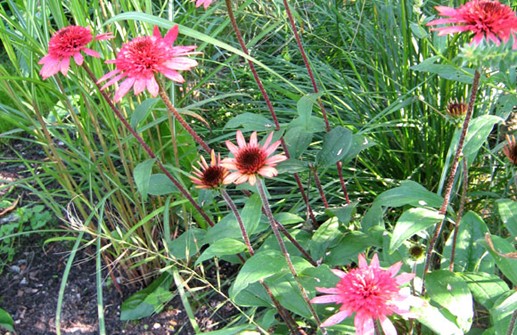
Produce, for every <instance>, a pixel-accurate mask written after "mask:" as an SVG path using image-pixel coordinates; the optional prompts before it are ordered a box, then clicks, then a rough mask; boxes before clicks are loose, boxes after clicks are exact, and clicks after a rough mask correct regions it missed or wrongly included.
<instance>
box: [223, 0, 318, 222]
mask: <svg viewBox="0 0 517 335" xmlns="http://www.w3.org/2000/svg"><path fill="white" fill-rule="evenodd" d="M225 3H226V8H227V10H228V17H229V18H230V22H231V24H232V28H233V31H234V32H235V36H236V37H237V41H238V42H239V45H240V47H241V49H242V52H244V54H246V55H248V56H249V51H248V47H247V46H246V43H245V42H244V39H243V37H242V34H241V31H240V29H239V25H238V24H237V20H235V14H234V13H233V8H232V3H231V0H225ZM246 61H247V63H248V66H249V68H250V70H251V73H252V74H253V79H254V80H255V82H256V83H257V86H258V87H259V90H260V93H261V94H262V97H263V98H264V101H265V102H266V105H267V107H268V109H269V113H270V114H271V117H272V118H273V122H274V123H275V130H276V131H279V130H280V123H279V122H278V117H277V115H276V112H275V109H274V108H273V104H272V103H271V100H270V99H269V95H268V93H267V91H266V89H265V87H264V84H263V83H262V80H260V77H259V75H258V72H257V70H256V69H255V65H254V64H253V62H252V61H251V60H248V59H247V60H246ZM281 144H282V148H283V149H284V152H285V155H286V157H287V158H288V159H289V158H290V155H289V150H288V148H287V145H286V144H285V141H284V139H283V138H282V139H281ZM293 176H294V179H295V180H296V184H297V185H298V189H299V190H300V194H301V195H302V199H303V202H304V203H305V206H306V207H307V211H308V213H309V217H310V218H311V220H312V223H313V224H314V225H316V224H317V221H316V217H315V216H314V212H313V210H312V207H311V204H310V202H309V197H308V196H307V194H306V193H305V189H304V187H303V183H302V181H301V179H300V176H299V174H298V173H294V174H293Z"/></svg>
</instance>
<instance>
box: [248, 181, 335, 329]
mask: <svg viewBox="0 0 517 335" xmlns="http://www.w3.org/2000/svg"><path fill="white" fill-rule="evenodd" d="M262 183H263V181H262V180H258V181H257V189H258V192H259V195H260V198H261V199H262V208H263V209H264V211H265V213H266V216H267V218H268V221H269V224H270V225H271V230H273V234H274V235H275V238H276V240H277V242H278V245H279V247H280V251H281V252H282V254H283V255H284V257H285V260H286V262H287V267H288V268H289V271H290V272H291V274H292V275H293V278H294V280H295V282H296V284H297V285H298V289H299V290H300V292H301V294H302V298H303V300H304V301H305V302H306V304H307V307H308V308H309V310H310V312H311V314H312V316H313V317H314V320H315V321H316V324H317V326H318V328H320V329H321V330H322V332H323V333H326V331H325V330H324V329H323V328H321V327H320V325H321V321H320V319H319V317H318V314H317V313H316V311H315V310H314V308H313V307H312V304H311V302H310V299H309V297H308V296H307V292H306V291H305V288H304V287H303V286H302V284H301V283H300V279H299V278H298V273H297V272H296V269H295V268H294V265H293V262H292V260H291V255H289V252H288V251H287V247H286V246H285V243H284V240H283V239H282V236H281V235H280V232H279V230H278V225H277V222H276V220H275V218H274V217H273V213H272V212H271V207H270V206H269V200H268V198H267V195H266V190H265V186H263V184H262Z"/></svg>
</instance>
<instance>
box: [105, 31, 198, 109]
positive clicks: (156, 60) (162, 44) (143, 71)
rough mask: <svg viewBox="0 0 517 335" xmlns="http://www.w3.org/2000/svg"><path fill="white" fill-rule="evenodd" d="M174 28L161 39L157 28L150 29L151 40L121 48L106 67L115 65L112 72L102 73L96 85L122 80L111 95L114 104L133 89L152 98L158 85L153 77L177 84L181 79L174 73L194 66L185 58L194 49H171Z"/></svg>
mask: <svg viewBox="0 0 517 335" xmlns="http://www.w3.org/2000/svg"><path fill="white" fill-rule="evenodd" d="M178 31H179V28H178V26H177V25H176V26H174V27H172V28H171V29H170V30H169V31H168V32H167V34H166V35H165V37H162V35H161V34H160V30H159V29H158V27H156V26H155V27H154V31H153V36H144V37H137V38H134V39H133V40H132V41H130V42H128V43H125V44H123V45H122V48H121V49H120V51H119V53H118V54H117V58H116V59H115V60H112V61H108V62H109V63H115V66H116V69H115V70H113V71H110V72H108V73H106V74H105V75H104V76H102V77H101V78H100V79H99V82H102V81H105V80H108V79H109V81H108V82H107V83H106V84H104V86H103V87H102V89H105V88H106V87H108V86H111V85H113V84H115V83H116V82H118V81H119V80H122V79H124V80H123V81H122V83H121V84H120V86H119V88H118V89H117V91H116V92H115V97H114V101H115V102H118V101H119V100H120V99H122V97H123V96H124V95H126V94H127V92H129V90H130V89H131V88H134V91H135V94H137V95H138V94H140V93H142V92H143V91H144V90H145V89H147V91H149V93H150V94H151V95H152V96H153V97H156V96H157V95H158V83H157V81H156V78H155V75H156V74H157V73H161V74H163V75H164V76H165V77H167V78H169V79H170V80H172V81H175V82H177V83H183V82H184V81H185V79H183V77H182V76H181V74H179V72H178V71H182V70H190V69H191V68H193V67H194V66H196V65H197V62H196V61H195V60H193V59H190V58H187V57H185V56H188V55H191V54H193V53H192V52H191V51H192V50H194V49H195V48H196V46H195V45H190V46H176V47H175V46H172V44H173V43H174V41H175V40H176V38H177V37H178Z"/></svg>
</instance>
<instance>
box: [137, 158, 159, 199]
mask: <svg viewBox="0 0 517 335" xmlns="http://www.w3.org/2000/svg"><path fill="white" fill-rule="evenodd" d="M154 162H155V160H154V159H148V160H146V161H143V162H142V163H140V164H138V165H137V166H136V167H135V169H134V170H133V178H134V179H135V184H136V189H137V190H138V192H140V194H141V195H142V200H143V201H144V202H145V201H146V200H147V195H148V193H149V181H150V179H151V174H152V171H153V165H154Z"/></svg>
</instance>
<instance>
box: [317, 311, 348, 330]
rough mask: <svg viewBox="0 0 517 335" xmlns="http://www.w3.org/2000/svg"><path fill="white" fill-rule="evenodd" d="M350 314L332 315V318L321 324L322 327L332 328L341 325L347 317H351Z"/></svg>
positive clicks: (344, 312)
mask: <svg viewBox="0 0 517 335" xmlns="http://www.w3.org/2000/svg"><path fill="white" fill-rule="evenodd" d="M350 314H351V313H350V312H349V311H340V312H337V313H336V314H334V315H332V316H331V317H330V318H328V319H327V320H325V321H324V322H323V323H322V324H321V327H330V326H333V325H336V324H338V323H340V322H341V321H343V320H344V319H346V318H347V317H349V316H350Z"/></svg>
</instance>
